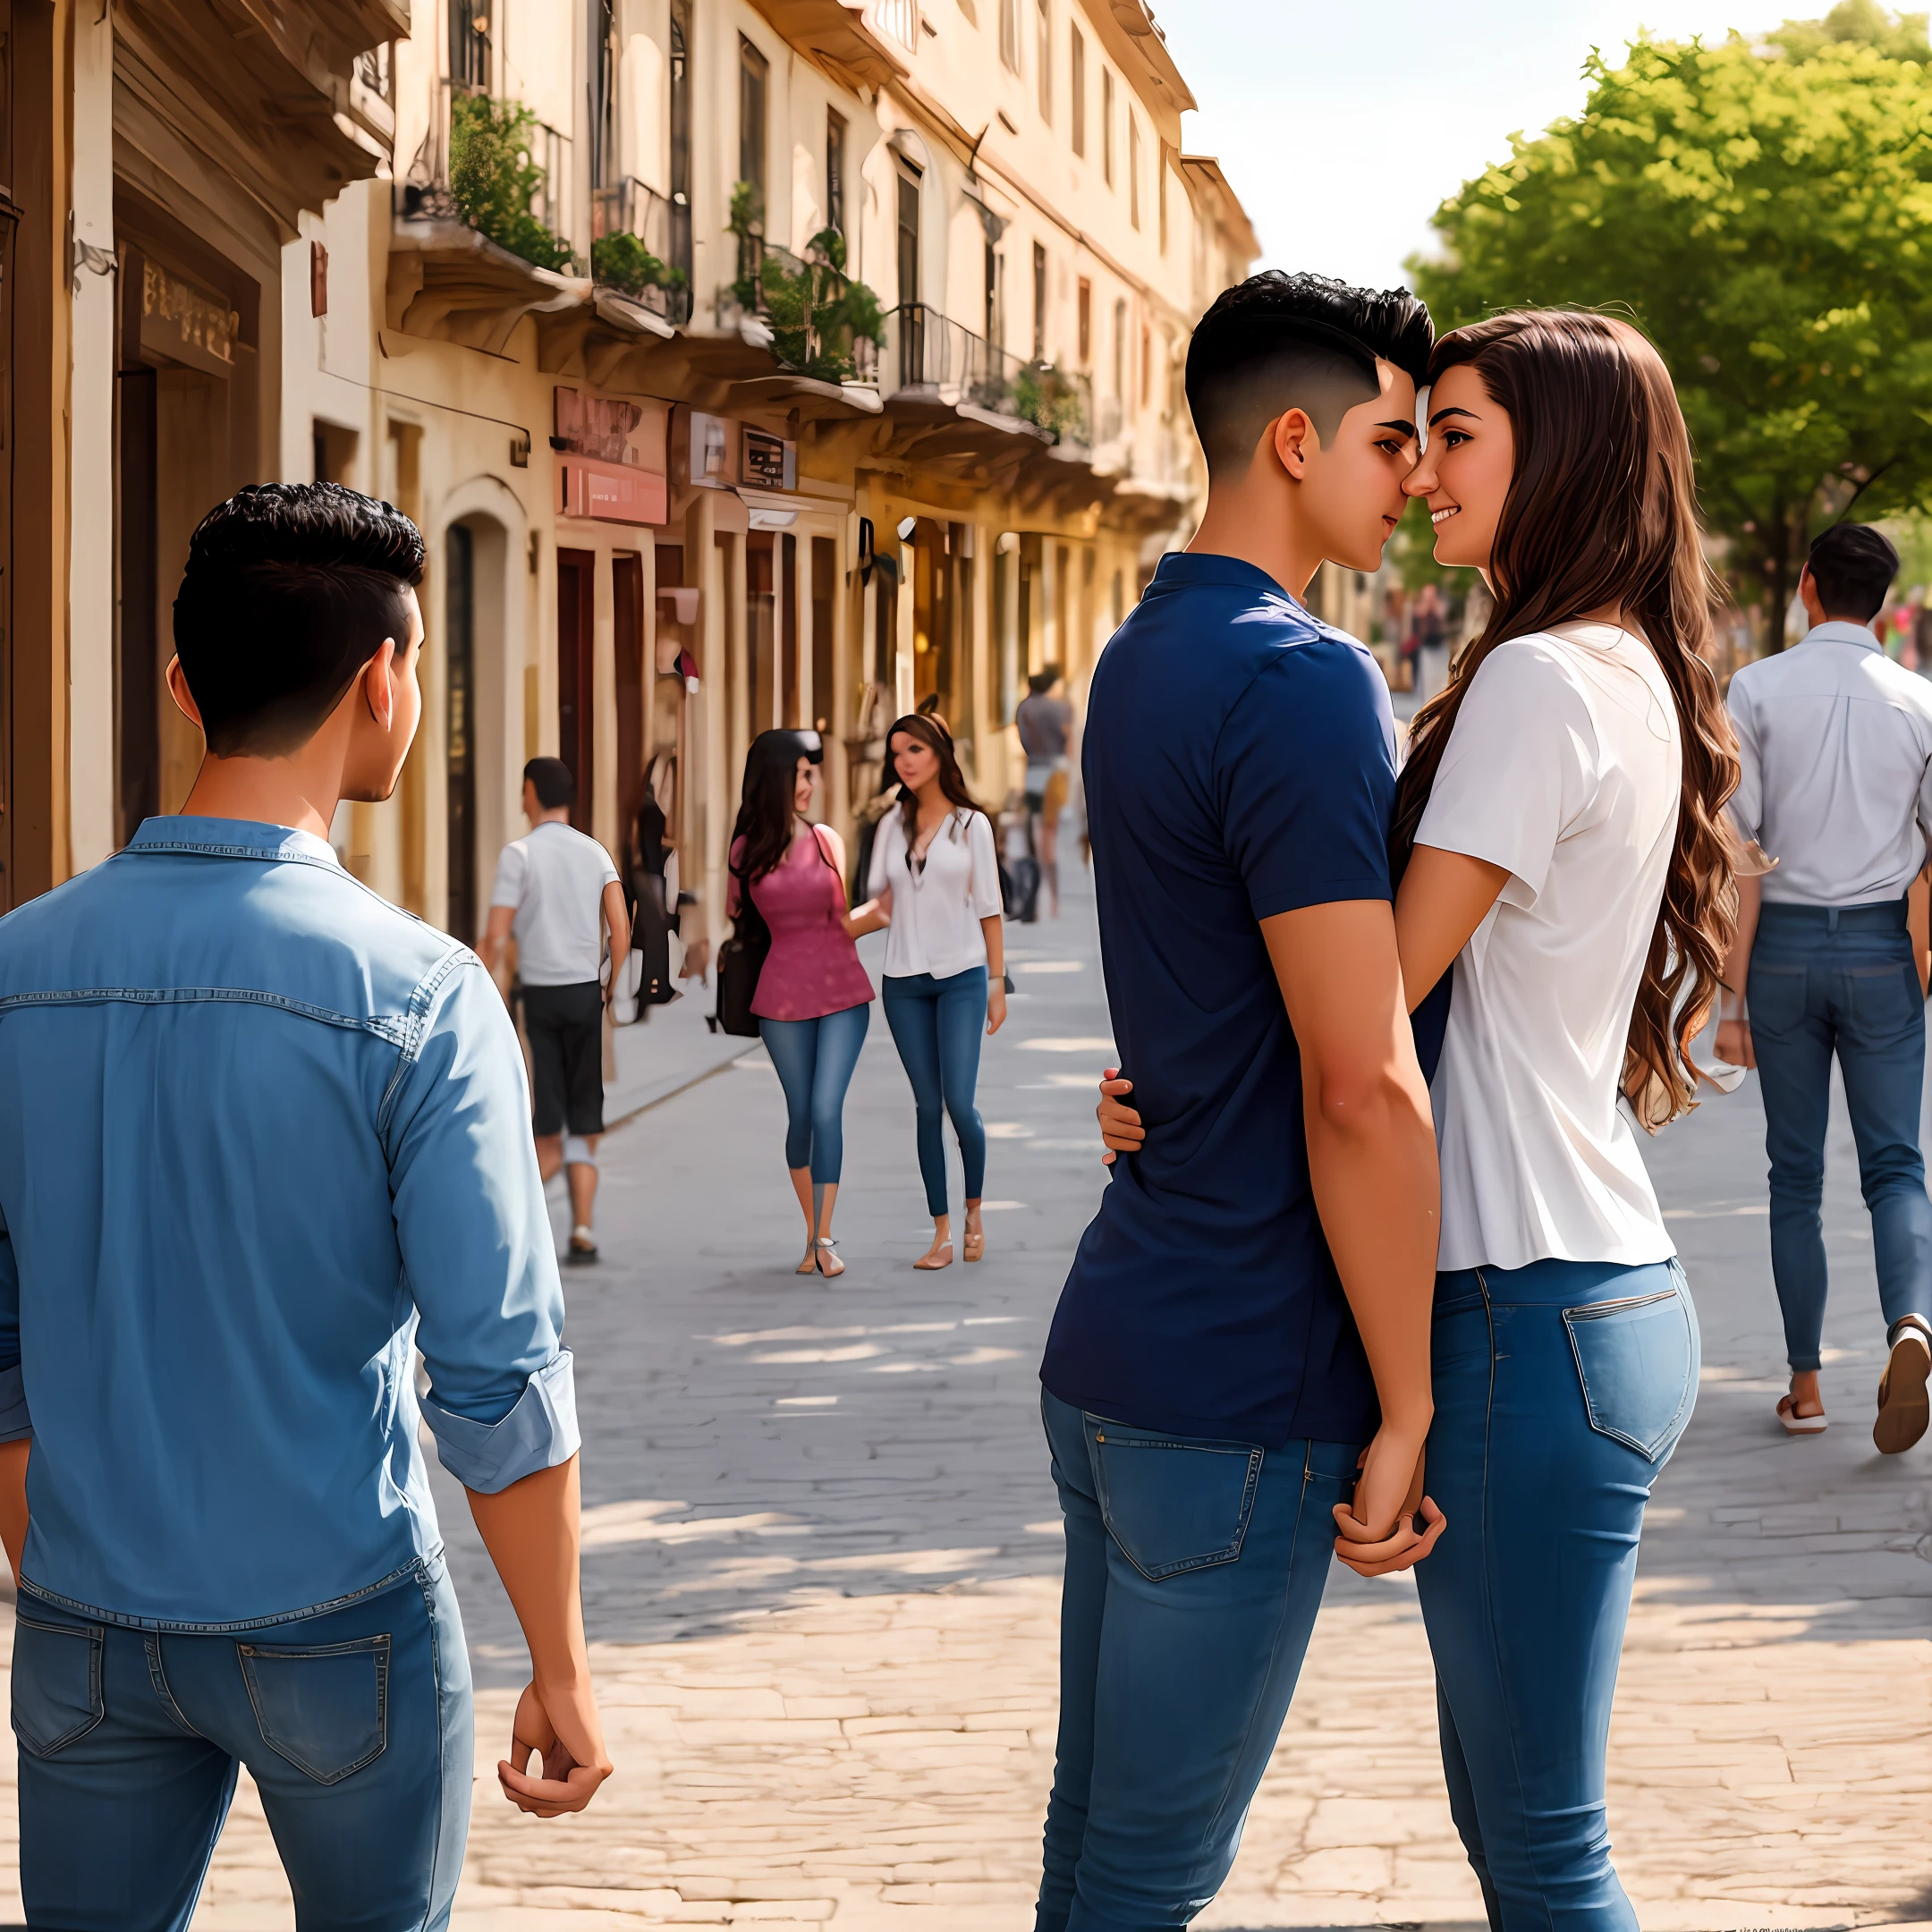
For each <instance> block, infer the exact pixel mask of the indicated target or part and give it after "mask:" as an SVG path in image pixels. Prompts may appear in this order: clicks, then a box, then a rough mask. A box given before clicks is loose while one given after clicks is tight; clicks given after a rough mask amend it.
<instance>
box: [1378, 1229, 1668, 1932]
mask: <svg viewBox="0 0 1932 1932" xmlns="http://www.w3.org/2000/svg"><path fill="white" fill-rule="evenodd" d="M1433 1357H1434V1361H1433V1369H1434V1376H1435V1392H1436V1419H1435V1424H1434V1426H1433V1427H1432V1428H1430V1430H1429V1437H1428V1465H1427V1469H1428V1491H1429V1494H1430V1495H1431V1496H1434V1497H1435V1499H1436V1502H1437V1503H1438V1504H1441V1506H1442V1510H1443V1513H1444V1514H1445V1516H1446V1517H1447V1518H1448V1527H1447V1528H1446V1529H1445V1530H1444V1532H1443V1537H1442V1540H1441V1542H1440V1543H1438V1544H1437V1545H1436V1549H1435V1551H1434V1552H1433V1554H1432V1555H1430V1556H1429V1557H1428V1559H1427V1561H1425V1562H1423V1563H1419V1564H1418V1565H1417V1566H1416V1571H1415V1578H1416V1584H1417V1588H1418V1589H1419V1592H1420V1595H1421V1600H1422V1616H1423V1620H1424V1622H1425V1623H1427V1625H1428V1640H1429V1648H1430V1650H1431V1651H1432V1652H1433V1653H1434V1654H1435V1658H1436V1711H1437V1717H1438V1721H1439V1723H1440V1726H1441V1731H1442V1751H1443V1772H1444V1775H1445V1780H1446V1782H1447V1784H1448V1787H1449V1809H1450V1811H1451V1813H1452V1815H1453V1817H1454V1819H1455V1824H1456V1829H1457V1831H1458V1832H1460V1833H1461V1834H1462V1843H1463V1848H1464V1849H1465V1850H1466V1851H1467V1852H1468V1853H1469V1861H1470V1866H1471V1867H1472V1868H1473V1869H1474V1871H1475V1874H1476V1878H1477V1882H1478V1883H1479V1885H1481V1887H1482V1894H1483V1902H1484V1904H1485V1905H1486V1906H1487V1909H1488V1913H1489V1923H1490V1926H1491V1927H1492V1928H1494V1932H1637V1918H1636V1914H1635V1913H1634V1912H1633V1911H1631V1905H1630V1901H1629V1899H1628V1898H1627V1897H1625V1895H1624V1892H1623V1886H1622V1885H1620V1884H1619V1883H1618V1881H1617V1876H1616V1873H1615V1871H1614V1868H1612V1866H1611V1863H1610V1834H1609V1826H1608V1822H1607V1818H1606V1811H1605V1804H1604V1758H1605V1754H1606V1750H1607V1749H1608V1746H1609V1738H1610V1700H1611V1696H1612V1693H1613V1692H1614V1691H1615V1689H1616V1674H1617V1664H1618V1660H1619V1657H1620V1656H1621V1654H1622V1650H1623V1624H1624V1619H1625V1617H1626V1616H1627V1615H1628V1614H1629V1611H1630V1598H1631V1583H1632V1582H1633V1580H1635V1577H1636V1574H1637V1539H1638V1536H1639V1534H1640V1531H1641V1530H1642V1528H1643V1513H1644V1504H1646V1503H1647V1502H1648V1500H1649V1496H1650V1485H1651V1483H1652V1482H1653V1481H1654V1480H1655V1479H1656V1477H1657V1470H1659V1469H1660V1468H1662V1466H1663V1464H1664V1462H1665V1460H1666V1459H1667V1458H1668V1457H1669V1455H1670V1453H1671V1452H1672V1450H1673V1449H1674V1448H1675V1447H1676V1445H1677V1439H1678V1437H1679V1436H1681V1435H1682V1433H1683V1428H1684V1425H1685V1423H1686V1422H1688V1421H1689V1419H1690V1417H1691V1404H1692V1402H1694V1401H1695V1400H1696V1398H1697V1385H1698V1363H1699V1348H1698V1323H1697V1312H1696V1310H1695V1309H1693V1308H1692V1307H1691V1295H1690V1291H1689V1288H1688V1287H1687V1285H1686V1284H1685V1282H1684V1278H1683V1271H1682V1268H1681V1267H1678V1265H1677V1263H1676V1262H1675V1261H1674V1260H1673V1261H1659V1262H1654V1263H1651V1264H1649V1265H1648V1266H1644V1267H1619V1266H1616V1265H1614V1264H1613V1263H1608V1262H1588V1261H1538V1262H1534V1263H1532V1264H1531V1265H1530V1267H1523V1268H1512V1269H1506V1270H1505V1269H1499V1268H1487V1267H1483V1268H1465V1269H1461V1270H1458V1271H1456V1272H1454V1273H1450V1274H1444V1275H1438V1276H1437V1277H1436V1317H1435V1326H1434V1348H1433Z"/></svg>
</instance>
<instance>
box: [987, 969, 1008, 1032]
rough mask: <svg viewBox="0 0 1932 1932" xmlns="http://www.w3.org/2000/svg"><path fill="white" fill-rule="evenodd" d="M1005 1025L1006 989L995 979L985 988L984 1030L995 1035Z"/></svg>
mask: <svg viewBox="0 0 1932 1932" xmlns="http://www.w3.org/2000/svg"><path fill="white" fill-rule="evenodd" d="M1005 1024H1006V988H1005V987H1003V986H1002V985H1001V984H1000V983H999V981H998V980H997V979H996V980H995V981H994V982H993V984H992V985H991V986H989V987H987V996H986V1030H987V1032H988V1033H989V1034H990V1033H997V1032H998V1031H999V1030H1000V1029H1001V1028H1002V1027H1003V1026H1004V1025H1005Z"/></svg>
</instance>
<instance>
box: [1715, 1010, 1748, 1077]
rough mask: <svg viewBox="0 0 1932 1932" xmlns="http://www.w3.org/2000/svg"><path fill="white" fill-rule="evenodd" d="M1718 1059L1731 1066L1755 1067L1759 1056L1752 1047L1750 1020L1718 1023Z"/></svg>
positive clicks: (1721, 1021)
mask: <svg viewBox="0 0 1932 1932" xmlns="http://www.w3.org/2000/svg"><path fill="white" fill-rule="evenodd" d="M1717 1057H1718V1058H1719V1059H1720V1060H1722V1061H1724V1063H1726V1064H1727V1065H1730V1066H1741V1067H1754V1066H1756V1065H1757V1064H1758V1055H1757V1054H1756V1052H1755V1051H1754V1050H1753V1048H1752V1047H1751V1030H1750V1021H1749V1020H1720V1021H1718V1022H1717Z"/></svg>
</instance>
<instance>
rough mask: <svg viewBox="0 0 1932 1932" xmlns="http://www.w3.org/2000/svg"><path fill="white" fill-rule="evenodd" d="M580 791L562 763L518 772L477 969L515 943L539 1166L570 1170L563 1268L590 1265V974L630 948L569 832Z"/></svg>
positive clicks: (593, 1149)
mask: <svg viewBox="0 0 1932 1932" xmlns="http://www.w3.org/2000/svg"><path fill="white" fill-rule="evenodd" d="M576 796H577V781H576V780H575V779H574V778H573V777H572V775H571V769H570V767H569V766H567V765H566V764H565V763H564V762H563V759H562V758H532V759H531V760H530V763H529V764H528V765H526V766H525V767H523V816H524V817H525V818H528V819H529V820H530V832H529V834H528V835H526V836H525V837H522V838H520V839H514V840H513V841H512V842H511V843H509V844H507V845H505V846H504V850H503V857H502V858H501V859H500V860H498V861H497V864H496V885H495V886H494V887H492V889H491V892H490V911H489V924H488V925H487V927H486V928H484V933H483V963H484V964H485V965H486V966H487V967H488V968H489V969H490V970H491V971H492V972H496V970H497V969H498V965H499V962H501V960H502V958H503V950H504V941H505V940H507V939H508V938H510V937H511V936H512V935H514V936H515V938H516V943H517V979H518V980H519V982H520V983H521V987H522V988H523V1030H524V1031H525V1032H526V1033H527V1034H528V1035H529V1037H530V1066H531V1075H532V1077H531V1085H532V1087H533V1088H534V1089H535V1100H536V1105H535V1108H534V1114H535V1119H534V1122H533V1125H534V1127H535V1130H536V1135H537V1165H538V1169H539V1171H540V1172H541V1173H542V1174H543V1177H544V1180H545V1182H546V1183H547V1182H549V1181H550V1179H551V1178H552V1176H553V1175H555V1173H556V1171H557V1169H558V1168H559V1167H563V1168H567V1169H568V1174H567V1180H568V1183H569V1187H570V1204H571V1236H570V1246H569V1248H568V1249H567V1250H565V1252H564V1258H565V1259H566V1260H569V1261H577V1262H584V1261H595V1260H596V1259H597V1237H596V1235H595V1234H594V1233H592V1232H591V1216H592V1214H593V1212H594V1209H595V1207H596V1202H597V1142H598V1140H599V1139H600V1138H601V1137H602V1135H603V1132H604V1001H605V998H606V989H605V987H604V985H603V984H602V983H601V982H600V979H599V974H600V972H601V970H602V968H603V964H604V951H605V938H606V934H607V935H608V936H609V942H610V958H611V961H612V963H613V967H614V966H615V962H618V961H619V960H621V959H623V956H624V954H625V953H626V952H628V951H629V950H630V946H631V921H630V919H629V918H628V916H627V915H626V913H625V911H624V899H623V886H622V885H619V884H618V882H617V869H616V867H615V866H614V865H613V864H612V863H611V860H610V854H609V853H608V852H606V851H605V850H604V848H603V847H602V846H601V845H599V844H598V843H597V841H596V840H595V839H594V838H588V837H586V836H585V835H584V834H583V833H581V832H579V831H577V830H576V829H575V828H574V827H573V826H572V825H571V823H570V811H571V805H572V801H574V800H575V798H576Z"/></svg>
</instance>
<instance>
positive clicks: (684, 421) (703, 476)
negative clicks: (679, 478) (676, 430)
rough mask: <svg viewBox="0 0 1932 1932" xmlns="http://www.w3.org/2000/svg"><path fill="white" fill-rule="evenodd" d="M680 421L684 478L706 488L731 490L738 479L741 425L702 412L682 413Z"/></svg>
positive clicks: (689, 411) (685, 411)
mask: <svg viewBox="0 0 1932 1932" xmlns="http://www.w3.org/2000/svg"><path fill="white" fill-rule="evenodd" d="M679 419H680V422H681V425H682V431H683V434H682V436H681V437H680V439H679V442H680V448H679V450H678V453H679V455H680V456H682V458H683V466H682V467H683V471H684V479H685V480H686V481H687V482H691V483H695V484H697V485H698V486H699V487H700V488H703V489H729V488H731V487H732V486H733V484H734V483H735V482H737V480H738V425H737V424H736V423H735V422H733V420H732V419H731V418H730V417H729V416H710V415H707V414H706V413H705V411H703V410H681V411H679Z"/></svg>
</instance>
